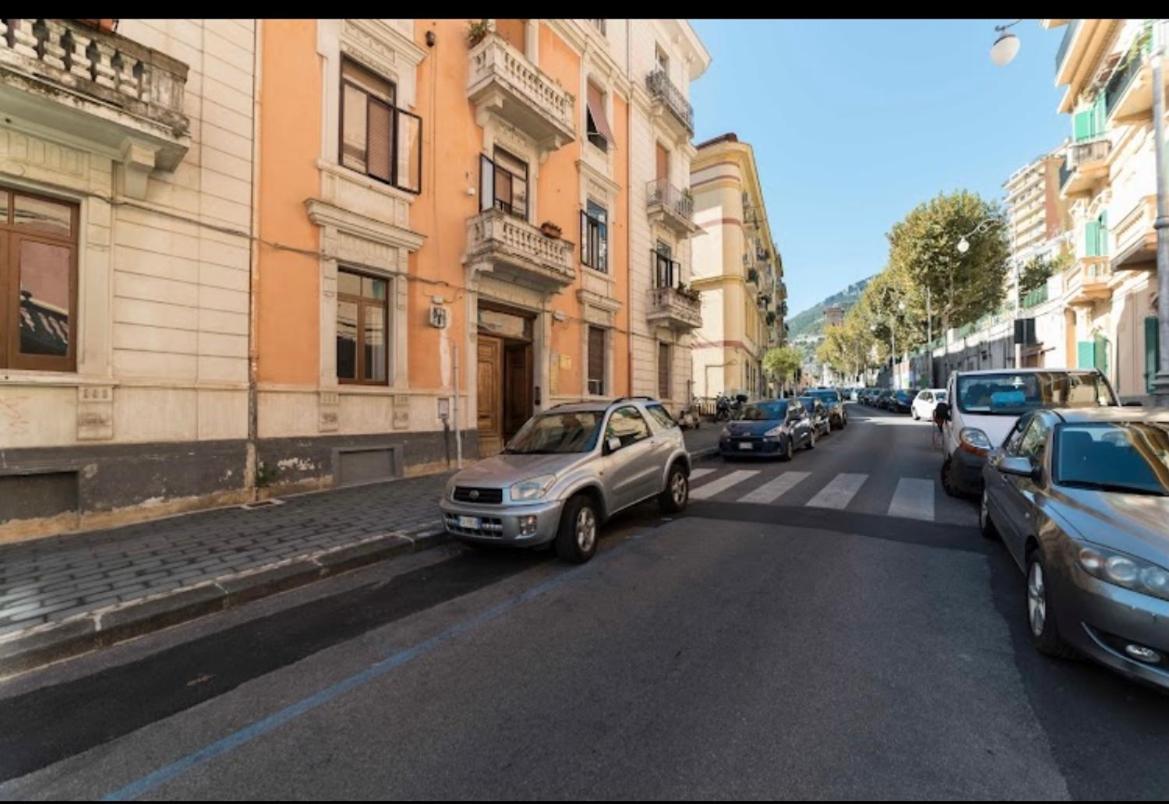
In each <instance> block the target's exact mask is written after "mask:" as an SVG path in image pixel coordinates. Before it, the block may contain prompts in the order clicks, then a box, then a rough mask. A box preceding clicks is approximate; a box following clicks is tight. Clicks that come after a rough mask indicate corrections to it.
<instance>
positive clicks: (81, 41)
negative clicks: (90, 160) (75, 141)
mask: <svg viewBox="0 0 1169 804" xmlns="http://www.w3.org/2000/svg"><path fill="white" fill-rule="evenodd" d="M186 83H187V65H186V64H184V63H183V62H181V61H179V60H178V59H174V58H171V57H170V56H167V55H166V54H164V53H159V52H158V51H156V50H151V49H150V48H148V47H143V46H142V45H140V44H138V43H137V42H135V41H133V40H132V39H129V38H128V37H125V36H122V35H121V34H117V33H113V32H110V31H103V30H100V29H98V28H95V27H92V26H91V25H88V24H85V23H83V22H80V21H78V20H61V19H0V108H3V109H4V112H5V113H6V114H7V115H10V116H12V117H18V118H20V119H22V120H23V121H25V122H29V123H33V124H36V125H39V126H44V127H46V128H50V129H53V130H56V131H67V132H69V133H70V134H71V135H74V136H76V137H80V138H82V139H85V140H88V141H90V142H92V143H94V145H95V146H97V147H100V148H102V149H103V150H106V151H113V152H115V153H120V154H121V156H122V161H123V162H125V163H126V165H127V167H128V168H130V170H129V171H128V172H127V179H128V183H129V184H130V185H131V186H130V187H128V188H127V192H129V193H132V194H136V191H138V190H141V191H142V192H145V180H146V176H147V175H148V174H149V172H150V171H151V170H152V169H154V168H156V167H157V168H162V169H164V170H173V169H174V168H175V167H176V166H177V165H178V163H179V162H181V161H182V159H183V157H184V156H185V155H186V153H187V150H188V149H189V148H190V145H191V140H190V135H189V134H188V131H189V128H190V121H189V120H188V119H187V117H186V115H184V114H183V91H184V89H185V87H186Z"/></svg>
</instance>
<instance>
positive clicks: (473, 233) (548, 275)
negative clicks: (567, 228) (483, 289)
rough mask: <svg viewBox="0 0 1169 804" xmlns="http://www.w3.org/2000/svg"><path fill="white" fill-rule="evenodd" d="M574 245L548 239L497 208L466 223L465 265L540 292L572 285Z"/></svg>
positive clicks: (530, 225) (525, 222)
mask: <svg viewBox="0 0 1169 804" xmlns="http://www.w3.org/2000/svg"><path fill="white" fill-rule="evenodd" d="M571 254H572V243H570V242H569V241H567V240H560V239H555V238H551V237H548V236H547V235H546V234H544V233H543V232H541V231H540V230H539V229H538V228H537V227H535V226H533V225H532V224H530V223H528V222H527V221H524V220H521V219H519V218H516V217H514V216H512V215H508V214H507V213H506V212H502V211H500V210H498V209H489V210H487V211H485V212H480V213H479V214H478V215H475V216H473V217H471V218H469V219H468V220H467V257H466V260H465V262H466V263H467V264H469V265H470V266H472V268H474V269H476V270H480V271H490V272H492V273H493V274H495V275H497V276H500V277H502V278H505V279H508V280H509V281H512V282H516V283H517V284H521V285H527V286H529V287H536V288H538V289H540V290H544V291H549V290H559V289H560V288H562V287H564V286H566V285H570V284H572V282H573V281H574V280H575V279H576V271H575V270H573V267H572V259H571Z"/></svg>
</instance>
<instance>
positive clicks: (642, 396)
mask: <svg viewBox="0 0 1169 804" xmlns="http://www.w3.org/2000/svg"><path fill="white" fill-rule="evenodd" d="M634 399H649V400H651V401H654V398H653V397H652V396H646V395H645V394H638V395H637V396H619V397H617V398H616V399H614V400H613V401H612V402H610V403H609V404H610V405H616V404H617V403H618V402H632V401H633V400H634Z"/></svg>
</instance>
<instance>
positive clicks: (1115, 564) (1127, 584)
mask: <svg viewBox="0 0 1169 804" xmlns="http://www.w3.org/2000/svg"><path fill="white" fill-rule="evenodd" d="M1078 558H1079V563H1080V568H1081V569H1083V570H1084V572H1086V573H1088V574H1089V575H1091V576H1092V577H1094V578H1099V579H1100V580H1102V581H1105V582H1107V583H1110V584H1113V585H1114V586H1122V587H1124V588H1125V589H1131V590H1133V591H1134V592H1140V593H1142V594H1145V595H1152V596H1153V597H1159V598H1161V599H1162V600H1169V570H1167V569H1165V568H1164V567H1159V566H1157V565H1156V564H1152V563H1150V562H1148V561H1144V560H1142V559H1139V558H1133V557H1132V556H1129V555H1125V554H1124V553H1119V552H1117V551H1115V550H1108V549H1106V548H1103V547H1096V546H1092V547H1081V548H1080V553H1079V556H1078Z"/></svg>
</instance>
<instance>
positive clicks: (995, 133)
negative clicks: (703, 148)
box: [691, 20, 1071, 315]
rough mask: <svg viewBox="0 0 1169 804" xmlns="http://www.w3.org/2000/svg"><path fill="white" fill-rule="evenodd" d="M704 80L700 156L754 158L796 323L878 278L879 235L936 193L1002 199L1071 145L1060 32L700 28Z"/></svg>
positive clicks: (847, 26) (861, 24)
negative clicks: (719, 148)
mask: <svg viewBox="0 0 1169 804" xmlns="http://www.w3.org/2000/svg"><path fill="white" fill-rule="evenodd" d="M691 22H692V24H693V25H694V28H695V30H696V31H697V32H698V35H699V36H700V37H701V38H702V41H703V42H704V43H705V44H706V47H707V49H708V50H709V51H710V54H711V57H712V62H711V65H710V69H709V70H707V72H706V73H705V74H704V75H703V76H702V77H701V78H699V79H698V81H696V82H695V83H693V84H692V85H691V101H692V102H693V104H694V114H695V125H696V127H697V131H696V132H695V137H694V139H695V142H700V141H702V140H705V139H709V138H710V137H713V136H716V135H718V134H722V133H724V132H727V131H734V132H735V133H736V134H738V135H739V139H740V140H743V141H746V142H749V143H751V145H752V146H753V147H754V149H755V158H756V160H757V161H758V164H759V175H760V178H761V180H762V182H763V195H764V201H765V202H766V204H767V213H768V217H769V218H770V221H771V231H772V234H773V236H774V238H775V240H776V245H777V246H779V250H780V252H781V253H782V254H783V262H784V271H785V275H786V276H785V280H786V282H787V286H788V309H789V314H790V315H795V314H796V313H798V312H800V311H801V310H804V309H806V308H808V307H810V306H812V305H813V304H815V303H816V302H818V301H820V300H821V299H823V298H824V297H826V296H829V295H831V294H832V293H835V292H836V291H838V290H841V289H843V288H844V287H846V286H847V285H849V284H850V283H852V282H855V281H856V280H858V279H862V278H864V277H866V276H871V275H872V274H874V273H876V272H878V271H879V270H881V268H882V267H883V266H884V264H885V259H886V256H887V254H888V242H887V241H886V239H885V233H886V232H887V231H889V229H890V227H891V226H892V225H893V224H894V223H896V222H897V221H899V220H900V219H901V218H902V217H904V216H905V213H907V212H908V211H909V210H911V209H912V208H913V207H914V206H916V205H917V204H918V203H920V202H922V201H925V200H928V199H929V198H931V197H932V196H934V195H936V194H937V193H938V192H941V191H946V192H950V191H953V190H956V189H959V188H967V189H970V190H973V191H975V192H977V193H979V194H981V195H982V196H983V197H984V198H987V199H992V198H993V199H1001V198H1002V194H1003V193H1002V183H1003V181H1005V180H1006V178H1007V177H1008V176H1009V175H1010V174H1011V173H1012V172H1013V171H1014V170H1016V169H1017V168H1019V167H1022V166H1023V165H1024V164H1026V163H1027V162H1028V161H1030V160H1031V159H1034V158H1035V157H1036V156H1039V155H1040V154H1041V153H1043V152H1045V151H1048V150H1050V149H1051V148H1054V147H1055V146H1057V145H1058V144H1059V143H1060V142H1061V141H1062V140H1063V139H1064V138H1065V137H1066V136H1067V135H1068V134H1069V133H1070V130H1071V123H1070V121H1069V120H1068V118H1067V116H1066V115H1060V114H1058V113H1057V112H1056V106H1057V105H1058V103H1059V99H1060V97H1061V94H1060V92H1061V91H1060V90H1059V89H1057V88H1056V86H1055V52H1056V50H1057V49H1058V48H1059V43H1060V39H1061V38H1062V36H1063V29H1062V28H1056V29H1053V30H1050V31H1049V30H1045V29H1044V28H1042V27H1041V26H1040V24H1039V22H1038V20H1025V21H1023V22H1021V23H1019V24H1018V25H1016V26H1015V27H1014V28H1012V31H1014V32H1015V33H1016V34H1017V35H1018V36H1019V39H1020V40H1021V42H1022V47H1021V48H1020V50H1019V54H1018V56H1016V57H1015V60H1014V61H1013V62H1011V64H1009V65H1007V66H1006V67H996V66H995V65H994V64H993V63H992V62H991V60H990V56H989V51H990V46H991V44H992V43H993V42H994V25H995V24H996V23H1005V22H1010V20H942V21H916V20H901V21H896V20H893V21H841V20H829V21H811V20H808V21H801V20H796V21H783V20H692V21H691Z"/></svg>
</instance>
